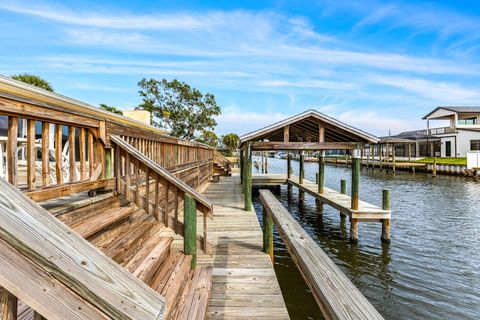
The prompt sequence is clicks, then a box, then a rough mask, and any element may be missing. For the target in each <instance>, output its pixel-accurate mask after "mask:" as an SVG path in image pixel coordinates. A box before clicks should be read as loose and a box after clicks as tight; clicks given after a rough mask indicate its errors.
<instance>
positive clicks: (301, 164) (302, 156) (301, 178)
mask: <svg viewBox="0 0 480 320" xmlns="http://www.w3.org/2000/svg"><path fill="white" fill-rule="evenodd" d="M299 165H300V174H299V176H298V179H299V183H300V184H303V179H304V177H305V168H304V154H303V151H301V152H300V163H299Z"/></svg>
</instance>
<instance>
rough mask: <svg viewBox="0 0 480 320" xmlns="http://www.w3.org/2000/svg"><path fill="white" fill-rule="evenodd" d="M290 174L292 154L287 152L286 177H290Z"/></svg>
mask: <svg viewBox="0 0 480 320" xmlns="http://www.w3.org/2000/svg"><path fill="white" fill-rule="evenodd" d="M291 175H292V156H291V155H290V152H288V153H287V178H288V179H290V177H291Z"/></svg>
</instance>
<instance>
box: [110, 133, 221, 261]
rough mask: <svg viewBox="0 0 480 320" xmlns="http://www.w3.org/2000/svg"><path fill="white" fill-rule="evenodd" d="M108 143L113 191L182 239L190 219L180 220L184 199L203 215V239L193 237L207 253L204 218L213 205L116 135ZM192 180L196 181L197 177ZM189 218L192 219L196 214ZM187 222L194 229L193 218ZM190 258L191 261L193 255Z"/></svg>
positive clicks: (209, 248) (211, 212) (194, 221)
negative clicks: (112, 150) (112, 164)
mask: <svg viewBox="0 0 480 320" xmlns="http://www.w3.org/2000/svg"><path fill="white" fill-rule="evenodd" d="M110 139H111V141H112V142H113V143H114V144H115V154H116V158H115V163H116V165H115V172H116V174H115V175H116V179H117V191H118V192H119V193H120V194H123V195H124V196H125V197H126V198H127V199H128V200H130V201H133V202H134V203H136V204H137V205H138V206H139V207H142V208H143V209H144V210H145V211H146V212H147V214H150V213H151V214H153V216H154V217H155V219H157V220H159V221H162V222H163V223H164V224H165V225H166V226H167V227H171V228H172V229H173V230H174V231H175V232H176V233H178V234H180V235H182V236H184V235H185V233H186V230H187V229H189V227H190V226H188V225H187V223H186V221H187V220H188V218H190V217H187V215H186V214H187V212H185V214H184V216H183V218H184V221H183V222H182V221H181V219H180V218H181V217H180V212H181V209H182V207H183V208H185V209H186V208H187V206H186V205H184V202H185V197H186V196H188V197H189V198H191V199H192V201H193V202H194V206H195V207H196V209H197V210H198V211H200V212H202V213H203V235H199V236H197V239H198V241H199V242H200V244H201V247H202V249H203V250H204V251H205V252H209V251H211V247H210V245H209V243H208V241H207V217H210V218H211V217H213V204H212V203H211V202H210V201H209V200H208V199H207V198H205V197H204V196H203V195H202V194H200V193H198V192H197V191H196V190H195V189H194V187H191V186H190V185H188V184H187V183H185V182H184V181H182V180H180V179H178V178H177V177H175V174H174V173H171V172H170V171H168V170H166V169H165V168H163V167H162V166H160V165H159V164H158V163H156V162H155V161H153V160H152V159H150V158H149V157H147V156H146V155H145V154H143V153H142V152H141V151H140V150H138V149H137V148H136V146H134V145H131V144H130V143H128V142H127V141H125V140H124V139H122V138H121V137H119V136H116V135H112V136H111V137H110ZM133 143H135V142H133ZM147 154H148V153H147ZM207 165H208V163H207ZM200 166H201V164H198V165H196V170H200ZM177 174H179V173H177ZM196 176H197V177H200V175H199V174H197V175H196ZM189 213H191V212H189ZM193 214H194V215H195V217H196V212H194V213H193ZM188 221H189V222H190V223H194V224H195V228H196V223H197V222H196V218H195V219H194V220H188ZM184 242H186V240H185V241H184ZM193 255H194V257H195V253H193ZM194 260H195V259H194Z"/></svg>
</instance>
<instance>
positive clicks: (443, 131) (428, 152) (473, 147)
mask: <svg viewBox="0 0 480 320" xmlns="http://www.w3.org/2000/svg"><path fill="white" fill-rule="evenodd" d="M422 119H423V120H427V129H423V130H415V131H407V132H402V133H400V134H398V135H396V136H395V138H399V139H408V140H413V141H415V147H412V148H407V146H408V144H405V143H403V144H402V143H400V144H396V145H395V153H396V155H397V156H399V157H408V156H410V157H412V158H423V157H466V156H467V152H471V151H480V107H437V108H435V109H434V110H432V111H431V112H429V113H428V114H427V115H425V116H424V117H423V118H422ZM435 121H443V122H447V123H448V124H449V125H448V126H444V127H433V128H432V126H431V125H432V122H435ZM409 149H410V151H408V150H409ZM409 152H410V154H408V153H409Z"/></svg>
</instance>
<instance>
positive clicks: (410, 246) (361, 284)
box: [253, 158, 480, 319]
mask: <svg viewBox="0 0 480 320" xmlns="http://www.w3.org/2000/svg"><path fill="white" fill-rule="evenodd" d="M254 160H255V158H254ZM257 160H258V159H257ZM268 164H269V173H286V167H287V165H286V161H285V160H280V159H273V158H269V159H268ZM292 166H293V168H294V174H296V175H298V162H295V161H293V162H292ZM317 169H318V163H305V177H306V179H308V180H311V181H315V173H316V172H317ZM253 171H254V172H258V169H255V168H254V169H253ZM350 174H351V171H350V168H348V167H345V166H338V167H335V166H333V165H327V166H326V172H325V185H326V186H327V187H329V188H332V189H336V190H340V179H346V180H347V191H348V190H350V185H349V183H350ZM383 188H388V189H390V190H391V199H392V233H391V243H390V244H389V245H385V244H382V243H381V242H380V234H381V223H360V224H359V243H358V244H356V245H354V244H350V243H349V241H348V231H349V223H348V219H347V223H346V225H345V226H341V224H340V215H339V213H338V211H336V210H334V209H332V208H331V207H329V206H327V205H325V208H324V214H323V219H322V220H319V219H318V216H317V214H316V206H315V200H314V198H312V197H311V196H309V195H308V194H305V200H304V202H303V203H301V202H299V197H298V190H297V189H296V188H293V192H292V195H291V197H289V196H288V194H287V188H286V186H282V187H281V189H280V192H279V193H278V192H276V193H275V194H276V195H277V197H278V199H280V201H281V202H282V203H283V205H284V206H285V207H287V208H288V210H289V212H290V213H291V214H292V215H293V216H294V217H295V218H296V219H297V221H298V222H299V223H300V224H301V225H302V226H303V228H304V229H305V230H306V231H307V232H308V233H309V234H310V236H312V238H313V239H314V240H315V241H316V242H317V243H318V244H319V245H320V247H321V248H322V249H323V250H324V251H325V252H326V253H327V254H328V256H329V257H330V258H331V259H332V260H333V261H334V262H335V263H336V264H337V266H339V267H340V269H341V270H342V271H343V272H344V273H345V274H346V275H347V277H348V278H349V279H350V280H351V281H352V282H353V283H354V284H355V285H356V286H357V288H359V289H360V291H361V292H362V293H363V294H364V295H365V296H366V297H367V299H368V300H369V301H370V302H371V303H372V304H373V305H374V306H375V307H376V308H377V310H378V311H379V312H380V313H381V314H382V315H383V316H384V317H385V319H480V183H477V182H475V181H473V180H472V179H467V178H464V177H455V176H443V175H439V176H437V178H436V179H432V178H431V177H430V176H429V175H427V174H424V173H416V174H412V173H407V172H397V173H396V174H393V173H386V172H385V171H383V172H380V171H378V170H375V171H371V170H368V171H367V170H365V169H364V170H363V171H362V174H361V180H360V198H361V199H362V200H365V201H367V202H370V203H373V204H377V205H381V201H382V200H381V193H382V189H383ZM274 190H275V189H274V188H272V191H274ZM254 205H255V209H256V211H257V215H258V218H259V220H260V221H261V220H262V211H261V210H262V206H261V203H260V199H259V197H258V192H254ZM275 271H276V273H277V276H278V278H279V282H280V286H281V288H282V292H283V295H284V298H285V301H286V304H287V307H288V310H289V313H290V316H291V318H292V319H322V316H321V313H320V310H319V309H318V307H317V305H316V303H315V300H314V299H313V297H312V295H311V293H310V292H309V290H308V287H307V286H306V284H305V282H304V281H303V278H302V277H301V275H300V273H299V272H298V270H297V268H296V266H295V264H294V263H293V261H292V260H291V259H290V257H289V255H288V252H287V250H286V249H285V246H284V245H283V243H282V240H281V238H280V237H279V236H278V234H276V235H275Z"/></svg>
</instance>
